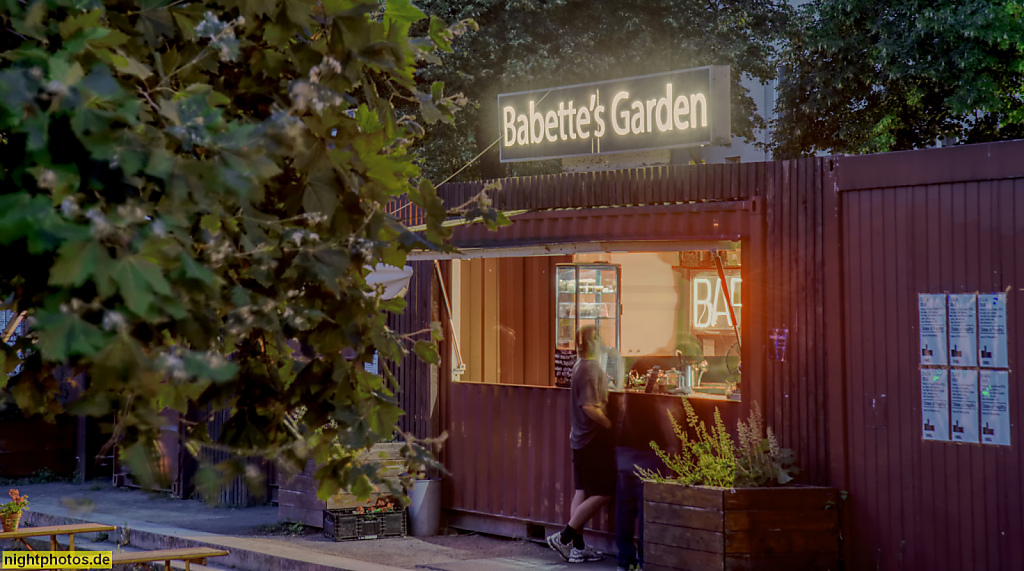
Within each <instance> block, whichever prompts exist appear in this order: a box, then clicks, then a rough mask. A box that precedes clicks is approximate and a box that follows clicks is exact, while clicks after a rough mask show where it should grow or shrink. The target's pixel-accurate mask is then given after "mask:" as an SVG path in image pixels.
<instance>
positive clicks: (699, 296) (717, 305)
mask: <svg viewBox="0 0 1024 571" xmlns="http://www.w3.org/2000/svg"><path fill="white" fill-rule="evenodd" d="M725 279H726V280H727V283H728V284H729V297H730V298H732V299H731V301H732V307H733V311H735V312H736V320H737V321H741V320H742V318H741V317H740V309H741V308H742V307H743V304H742V303H740V286H741V284H742V283H743V280H742V279H741V278H740V276H739V275H735V274H733V275H730V274H729V272H726V276H725ZM690 299H691V313H690V315H691V321H692V322H693V327H694V329H702V330H705V331H714V330H730V329H732V325H733V324H732V317H731V316H730V315H729V307H728V306H727V305H726V301H725V290H724V288H722V280H721V279H719V277H718V275H717V273H711V272H708V273H701V274H697V275H696V276H694V277H693V279H691V280H690Z"/></svg>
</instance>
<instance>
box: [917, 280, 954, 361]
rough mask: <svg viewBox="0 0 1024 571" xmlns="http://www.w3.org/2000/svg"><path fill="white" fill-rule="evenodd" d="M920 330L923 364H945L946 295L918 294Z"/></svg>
mask: <svg viewBox="0 0 1024 571" xmlns="http://www.w3.org/2000/svg"><path fill="white" fill-rule="evenodd" d="M917 313H918V323H919V325H918V330H919V332H920V334H921V345H920V347H921V364H922V365H945V364H947V361H946V355H947V351H946V338H947V334H946V295H945V294H942V293H922V294H918V296H917Z"/></svg>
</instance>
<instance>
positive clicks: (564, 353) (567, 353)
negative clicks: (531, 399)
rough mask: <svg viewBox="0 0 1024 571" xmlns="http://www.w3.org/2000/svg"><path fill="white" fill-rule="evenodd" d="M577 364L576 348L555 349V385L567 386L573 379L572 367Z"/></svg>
mask: <svg viewBox="0 0 1024 571" xmlns="http://www.w3.org/2000/svg"><path fill="white" fill-rule="evenodd" d="M575 364H576V350H575V349H555V386H556V387H567V386H569V382H570V381H571V380H572V367H573V365H575Z"/></svg>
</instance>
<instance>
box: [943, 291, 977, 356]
mask: <svg viewBox="0 0 1024 571" xmlns="http://www.w3.org/2000/svg"><path fill="white" fill-rule="evenodd" d="M977 298H978V295H977V294H974V293H960V294H950V295H949V364H950V365H952V366H954V367H976V366H978V301H977Z"/></svg>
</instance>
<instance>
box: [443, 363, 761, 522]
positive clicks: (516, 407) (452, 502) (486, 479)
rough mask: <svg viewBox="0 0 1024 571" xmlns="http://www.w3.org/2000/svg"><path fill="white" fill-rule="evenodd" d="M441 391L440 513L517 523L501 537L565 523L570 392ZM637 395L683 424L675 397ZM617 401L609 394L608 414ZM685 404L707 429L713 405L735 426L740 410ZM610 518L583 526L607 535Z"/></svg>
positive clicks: (475, 386) (468, 386)
mask: <svg viewBox="0 0 1024 571" xmlns="http://www.w3.org/2000/svg"><path fill="white" fill-rule="evenodd" d="M447 393H448V397H447V400H446V408H447V410H446V414H445V416H446V418H447V419H448V420H447V423H446V425H447V430H448V433H449V439H448V443H447V445H446V446H445V449H444V456H443V458H444V459H445V465H446V467H447V468H448V469H449V471H450V472H451V474H450V475H448V476H447V477H446V478H445V498H446V500H445V502H444V504H445V507H446V508H448V509H451V510H455V511H456V512H459V513H461V514H475V515H483V516H487V517H490V518H500V519H504V520H506V521H510V522H518V527H517V528H516V527H511V528H507V529H508V531H507V533H512V534H517V535H522V534H524V533H525V531H526V528H525V526H524V523H526V522H529V523H536V524H546V525H549V526H553V527H558V528H561V527H562V526H563V525H564V524H565V522H566V521H568V519H569V508H570V504H571V501H572V495H573V477H572V461H571V459H572V453H571V451H570V449H569V391H568V390H567V389H559V388H548V387H523V386H506V385H495V384H482V383H452V384H451V385H450V386H449V387H448V391H447ZM638 396H640V397H641V398H651V399H659V400H661V401H663V402H664V407H665V408H666V409H669V410H671V411H672V412H673V414H674V416H675V417H676V418H677V419H680V420H682V419H683V418H684V416H683V411H682V401H681V399H679V398H676V397H663V396H658V395H638ZM617 399H618V395H612V403H610V406H611V407H612V408H614V407H616V406H617V405H618V400H617ZM692 402H693V403H694V408H695V410H696V412H697V414H698V416H699V417H700V418H701V419H704V420H705V421H706V422H708V423H710V422H711V418H712V415H713V408H714V407H715V406H719V407H721V408H722V409H723V410H722V416H723V419H724V421H725V422H726V423H727V424H729V425H731V426H735V422H736V419H737V417H738V411H739V410H740V409H741V407H740V406H739V405H738V404H737V403H729V402H722V401H708V400H704V401H700V400H694V401H692ZM612 415H613V416H614V415H615V413H614V412H612ZM613 514H614V511H613V510H612V509H608V508H604V509H602V510H601V512H599V513H598V515H597V516H596V517H595V519H594V520H592V521H591V522H590V524H589V526H588V527H589V528H590V529H593V530H597V531H601V532H610V531H611V530H612V529H613V528H612V523H613V522H612V520H613V517H612V516H613ZM463 521H464V522H465V521H467V520H463ZM468 521H470V522H472V520H468ZM513 525H514V524H513ZM495 529H496V528H494V527H489V528H481V530H482V531H494V530H495Z"/></svg>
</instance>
